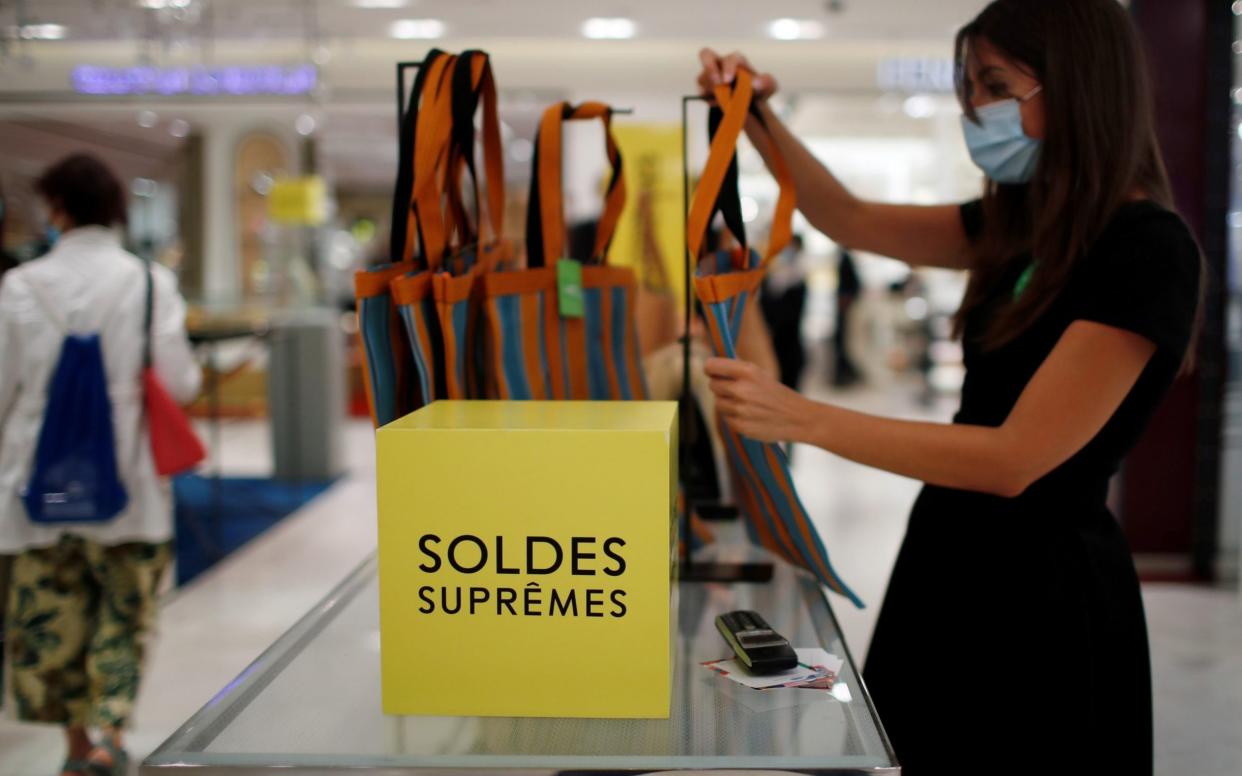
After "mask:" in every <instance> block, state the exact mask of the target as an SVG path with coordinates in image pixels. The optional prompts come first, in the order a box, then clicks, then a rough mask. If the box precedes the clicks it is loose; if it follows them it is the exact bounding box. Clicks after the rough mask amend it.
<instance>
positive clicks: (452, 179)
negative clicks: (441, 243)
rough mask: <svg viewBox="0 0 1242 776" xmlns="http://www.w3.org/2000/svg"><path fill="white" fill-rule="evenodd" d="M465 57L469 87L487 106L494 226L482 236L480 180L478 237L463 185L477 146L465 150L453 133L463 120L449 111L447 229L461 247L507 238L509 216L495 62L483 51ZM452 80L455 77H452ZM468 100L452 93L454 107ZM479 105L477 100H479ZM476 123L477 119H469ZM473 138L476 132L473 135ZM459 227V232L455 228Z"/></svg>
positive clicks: (485, 137)
mask: <svg viewBox="0 0 1242 776" xmlns="http://www.w3.org/2000/svg"><path fill="white" fill-rule="evenodd" d="M462 56H468V57H469V62H468V64H469V67H470V78H469V85H468V88H469V89H470V90H471V92H472V95H470V96H471V97H474V96H475V95H477V97H478V99H479V100H481V101H482V104H483V126H482V137H481V138H480V141H481V143H482V146H483V163H484V176H485V178H484V179H485V183H486V186H487V211H488V218H487V223H488V224H489V225H490V227H491V229H490V231H491V234H490V236H489V237H488V238H487V239H485V238H484V236H483V234H482V225H483V206H482V198H481V191H480V186H479V185H478V181H477V180H475V181H474V183H475V185H474V200H475V212H476V213H477V214H478V224H479V226H478V228H479V234H477V235H475V234H474V229H473V228H472V226H471V224H470V222H469V219H468V210H467V208H466V206H465V203H464V202H463V199H462V191H463V187H462V185H461V176H462V173H463V172H464V171H465V170H466V168H467V165H470V169H471V171H473V161H474V159H473V155H474V148H473V147H469V148H467V147H461V146H462V144H461V143H459V142H458V141H457V138H458V135H457V133H456V132H454V131H453V130H454V129H456V127H455V126H454V125H455V123H456V122H457V121H458V120H462V119H463V117H462V116H459V115H456V114H454V113H453V109H452V107H450V108H449V111H450V112H449V118H450V121H449V127H450V135H451V136H452V138H453V139H452V140H450V144H451V145H450V148H449V161H448V178H447V181H446V193H447V195H448V199H449V203H448V211H447V214H446V215H447V216H449V217H451V218H452V223H450V224H449V225H448V226H447V230H448V232H449V233H450V234H452V233H453V232H454V231H456V234H457V237H458V240H457V243H456V247H461V246H462V245H464V244H465V243H467V242H471V241H473V240H474V239H477V240H478V241H479V242H481V243H483V244H486V243H488V242H489V241H490V242H497V241H500V240H502V239H503V238H504V217H505V173H504V154H503V151H502V147H501V141H500V117H499V111H498V107H497V98H496V81H495V78H494V77H493V75H492V68H491V63H490V61H489V59H488V55H487V54H486V53H484V52H482V51H471V52H467V53H466V54H463V55H462ZM450 77H451V76H450ZM451 88H452V89H453V90H454V92H456V90H458V89H461V88H463V86H462V85H461V84H458V83H452V84H451ZM464 98H466V95H464V94H457V93H450V94H449V102H450V106H451V105H452V103H453V102H455V101H458V100H461V99H464ZM476 102H477V100H476ZM465 120H467V121H471V122H473V116H470V117H469V118H467V119H465ZM471 136H473V133H471ZM454 227H455V229H454ZM449 252H450V247H449V246H447V245H446V250H445V253H446V254H447V253H449Z"/></svg>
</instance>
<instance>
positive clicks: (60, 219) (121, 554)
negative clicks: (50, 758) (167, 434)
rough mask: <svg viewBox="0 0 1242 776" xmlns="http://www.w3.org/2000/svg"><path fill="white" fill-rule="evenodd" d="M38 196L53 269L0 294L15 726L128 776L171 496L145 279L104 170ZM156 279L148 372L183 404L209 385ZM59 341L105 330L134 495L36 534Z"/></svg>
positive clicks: (37, 269)
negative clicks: (35, 483)
mask: <svg viewBox="0 0 1242 776" xmlns="http://www.w3.org/2000/svg"><path fill="white" fill-rule="evenodd" d="M37 190H38V192H39V194H40V195H41V197H42V198H43V200H44V201H45V203H46V205H47V208H48V214H49V221H50V222H51V225H52V226H53V227H55V229H56V231H57V232H58V233H59V237H58V239H57V240H56V242H55V244H54V245H53V247H52V250H51V252H50V253H49V254H48V255H46V256H44V257H42V258H40V259H37V260H34V261H31V262H28V263H26V264H24V265H22V266H20V267H18V268H17V269H15V270H12V271H11V272H9V273H8V274H6V275H5V276H4V279H3V282H2V283H0V553H9V554H14V555H15V556H16V557H15V558H14V560H13V565H12V580H11V586H10V592H9V606H8V613H7V620H8V627H7V631H8V660H9V667H10V676H11V678H12V680H13V695H14V698H15V701H16V715H17V717H18V718H19V719H22V720H26V721H31V722H47V723H54V724H58V725H62V726H64V729H65V735H66V739H67V742H68V757H67V761H66V763H65V766H64V773H66V774H88V773H89V774H104V773H125V772H126V770H125V769H126V767H127V764H126V759H127V758H126V755H125V753H124V750H123V748H122V743H123V742H122V735H123V732H124V730H125V728H126V726H127V725H128V724H129V722H130V719H131V714H132V711H133V704H134V699H135V697H136V695H137V692H138V683H139V678H140V675H141V670H142V658H143V647H144V643H145V641H146V638H147V635H148V633H149V632H150V630H151V628H152V626H153V624H154V621H155V616H156V594H157V591H158V588H159V585H160V580H161V577H162V575H163V573H164V570H165V568H166V566H167V565H168V560H169V542H170V540H171V539H172V496H171V490H170V487H169V484H168V482H167V481H166V480H164V479H162V478H160V477H158V476H157V475H156V472H155V468H154V465H153V463H152V457H151V446H150V441H149V438H148V434H147V427H146V424H145V422H144V418H143V393H142V388H141V386H142V383H141V376H140V373H141V369H142V365H143V357H142V350H143V341H144V340H143V336H144V325H145V311H146V289H147V284H146V268H145V267H144V265H143V262H142V260H140V259H139V258H137V257H136V256H133V255H132V254H129V253H127V252H125V251H124V250H123V249H122V248H121V243H120V238H119V235H118V232H117V231H116V227H117V226H118V225H120V224H123V223H124V222H125V220H126V212H125V195H124V190H123V189H122V187H121V184H120V183H119V182H118V181H117V179H116V177H115V176H114V175H113V174H112V173H111V172H110V171H109V170H108V168H107V167H105V166H104V165H103V164H102V163H101V162H99V161H98V160H97V159H95V158H93V157H89V156H84V155H76V156H71V157H69V158H67V159H65V160H63V161H62V162H60V163H58V164H56V165H54V166H52V167H51V168H50V169H48V170H47V171H46V172H45V173H44V174H43V175H42V177H41V178H40V179H39V181H38V183H37ZM152 272H153V284H154V285H153V289H154V290H153V294H154V321H153V330H152V348H153V360H154V364H155V367H156V369H157V371H158V372H159V375H160V377H161V378H162V379H163V381H164V384H165V385H166V386H167V389H168V391H169V392H170V393H171V394H172V395H173V396H174V397H175V398H176V399H177V400H179V401H183V402H188V401H190V400H191V399H192V398H193V397H194V396H195V394H196V393H197V391H198V388H199V382H200V379H201V378H200V371H199V368H198V366H197V364H196V362H195V360H194V356H193V353H192V352H191V350H190V344H189V342H188V341H187V339H186V334H185V326H184V320H185V302H184V300H182V298H181V296H180V295H179V293H178V291H177V285H176V280H175V278H174V277H173V275H172V273H171V272H169V271H168V270H167V269H165V268H163V267H160V266H154V267H152ZM62 327H64V328H68V329H69V331H71V332H77V331H98V332H100V337H101V341H102V351H103V360H104V371H105V373H106V380H107V393H108V397H109V399H110V401H111V412H112V425H113V433H114V439H115V443H116V464H117V470H118V473H119V475H120V479H121V482H122V483H123V485H124V488H125V491H126V494H127V496H128V503H127V506H126V507H125V509H124V510H123V511H122V512H121V513H120V514H119V515H117V516H116V517H115V518H113V519H112V520H111V521H109V522H106V523H91V524H74V523H61V524H56V525H49V524H37V525H36V524H35V523H34V522H32V521H31V520H30V519H29V516H28V514H27V512H26V509H25V506H24V505H23V502H22V498H21V496H22V491H23V490H24V489H25V486H26V484H27V482H28V481H29V478H30V476H31V468H32V459H33V458H34V455H35V448H36V444H37V442H38V440H39V438H40V431H41V428H42V426H43V424H44V422H45V418H44V408H45V405H46V400H47V390H48V384H49V379H50V377H51V373H52V370H53V369H54V368H55V367H56V366H57V362H58V358H59V354H60V348H61V344H62V342H63V341H64V339H65V331H64V330H63V328H62ZM92 729H96V730H98V731H99V733H100V738H99V739H98V740H97V741H92V738H91V736H90V731H91V730H92Z"/></svg>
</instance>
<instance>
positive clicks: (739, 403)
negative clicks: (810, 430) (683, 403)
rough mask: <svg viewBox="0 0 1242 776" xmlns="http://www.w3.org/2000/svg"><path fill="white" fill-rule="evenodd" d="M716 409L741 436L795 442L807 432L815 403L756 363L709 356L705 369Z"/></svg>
mask: <svg viewBox="0 0 1242 776" xmlns="http://www.w3.org/2000/svg"><path fill="white" fill-rule="evenodd" d="M703 371H705V372H706V373H707V377H708V378H709V379H710V380H711V389H712V393H714V394H715V395H716V410H717V411H718V412H719V413H720V414H721V416H723V417H724V419H725V420H727V421H728V422H729V426H730V427H731V428H732V429H733V430H734V431H736V432H737V433H739V434H741V435H742V436H745V437H749V438H751V439H755V440H758V441H760V442H794V441H799V439H800V437H801V436H802V435H803V434H804V433H805V432H806V430H807V424H808V423H809V421H810V414H811V413H810V411H811V405H812V404H813V402H812V401H811V400H810V399H807V398H806V397H804V396H802V395H801V394H800V393H798V392H797V391H794V390H792V389H790V388H788V387H786V386H784V385H782V384H781V383H779V382H777V380H776V379H775V378H773V377H771V376H770V375H768V374H766V373H765V372H764V371H763V370H762V369H760V368H759V367H757V366H755V365H754V364H750V363H747V362H745V361H738V360H736V359H732V358H709V359H708V360H707V365H706V366H705V367H704V370H703Z"/></svg>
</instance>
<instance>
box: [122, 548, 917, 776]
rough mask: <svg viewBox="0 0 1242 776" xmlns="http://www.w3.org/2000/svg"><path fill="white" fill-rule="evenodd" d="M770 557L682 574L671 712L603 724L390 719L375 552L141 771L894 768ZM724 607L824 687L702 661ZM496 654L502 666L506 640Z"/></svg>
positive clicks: (837, 649) (864, 699) (821, 635)
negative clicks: (747, 614) (760, 619)
mask: <svg viewBox="0 0 1242 776" xmlns="http://www.w3.org/2000/svg"><path fill="white" fill-rule="evenodd" d="M735 549H736V548H735ZM773 562H774V563H775V565H776V568H775V573H774V575H773V579H772V581H771V582H768V583H764V584H727V585H726V584H721V583H700V582H685V581H683V582H682V583H681V584H680V588H679V590H680V623H679V629H678V634H679V641H678V645H677V647H678V649H677V665H676V670H675V674H674V682H673V689H672V693H673V700H672V713H671V716H670V718H669V719H667V720H601V719H539V718H506V717H477V718H476V717H395V716H387V715H385V714H384V713H383V712H382V711H381V708H380V660H379V649H380V639H379V612H378V598H379V596H378V585H377V578H376V562H375V558H374V557H372V558H370V559H369V560H367V561H366V562H364V563H363V564H362V565H361V566H360V567H359V568H358V569H357V570H355V571H354V572H353V573H352V574H351V575H350V576H349V577H348V578H347V579H346V580H345V581H344V582H342V583H341V584H340V585H339V586H338V587H337V588H336V589H335V590H334V591H333V592H332V593H331V594H329V595H328V597H327V598H326V599H324V601H323V602H321V603H320V604H319V605H318V606H316V607H315V608H314V609H313V610H312V611H311V612H310V613H308V614H307V615H306V616H305V617H304V618H303V619H302V620H300V621H299V622H298V623H297V624H296V625H294V626H293V628H291V629H290V630H289V632H288V633H286V634H285V635H284V636H282V637H281V638H280V639H279V640H278V641H277V642H276V643H275V644H274V645H272V647H271V648H269V649H268V650H267V651H266V652H265V653H264V654H263V655H261V656H260V657H259V658H258V659H257V660H256V661H255V662H254V663H253V664H252V665H251V666H250V667H249V668H247V669H246V670H245V671H244V672H243V673H242V674H241V676H239V677H237V678H236V679H235V680H234V681H232V682H231V683H230V684H229V685H228V686H227V687H225V688H224V689H223V690H221V691H220V692H219V693H218V694H217V695H216V697H215V698H213V699H212V700H211V701H210V702H209V703H208V704H207V705H206V706H205V707H204V708H203V709H201V710H200V711H199V712H198V713H196V714H195V715H194V716H193V717H192V718H191V719H190V720H189V721H188V722H187V723H186V724H185V725H184V726H182V727H181V729H179V730H178V731H177V732H176V733H174V734H173V735H172V737H170V738H169V739H168V740H167V741H166V742H165V743H164V744H163V745H162V746H161V747H160V748H159V749H158V750H156V751H155V752H154V753H153V754H152V755H151V756H150V757H149V758H148V759H147V760H146V761H145V762H144V763H143V765H142V768H141V773H142V774H143V776H163V774H164V773H166V771H165V769H168V768H179V767H194V768H195V769H196V770H195V773H197V774H202V776H215V775H216V774H219V776H226V775H227V776H243V775H245V774H266V773H271V772H273V769H277V768H281V769H285V770H286V772H288V771H290V770H292V771H293V772H296V773H309V774H335V773H340V772H341V771H344V770H347V771H349V772H350V773H354V774H368V775H371V774H375V775H380V774H383V775H384V776H390V775H391V776H395V775H396V774H415V773H419V774H426V773H435V772H444V773H447V772H449V771H453V772H455V773H462V772H478V771H495V772H504V773H525V774H553V773H580V772H592V773H600V772H603V773H620V772H629V773H633V772H652V771H662V770H674V769H675V770H714V769H729V770H739V769H762V770H767V771H773V770H775V771H782V770H783V771H794V772H799V773H811V774H860V773H870V774H893V773H899V772H900V769H899V768H898V767H897V763H896V759H895V757H894V755H893V751H892V748H891V747H890V745H889V742H888V739H887V738H886V736H885V734H884V731H883V728H882V726H881V724H880V721H879V719H878V717H877V716H876V713H875V709H874V708H873V706H872V704H871V699H870V697H869V696H868V695H867V691H866V689H865V688H864V687H863V685H862V682H861V681H860V679H859V676H858V673H857V670H856V667H855V665H854V661H853V659H852V657H851V656H850V654H849V650H848V649H847V648H846V645H845V643H844V642H843V640H842V638H841V634H840V631H839V629H838V627H837V622H836V619H835V617H834V615H833V613H832V609H831V607H830V605H829V603H828V601H827V599H826V597H825V593H824V592H823V590H822V589H821V588H820V587H819V585H817V584H816V583H815V581H814V580H813V579H812V578H811V577H810V576H809V575H806V574H804V573H802V572H798V571H795V570H794V569H792V568H791V567H789V566H787V565H785V564H783V563H782V562H780V561H773ZM733 609H753V610H756V611H758V612H759V613H760V614H762V615H763V616H764V617H765V618H767V620H768V621H769V622H770V623H772V625H773V626H774V627H775V628H776V629H777V630H778V631H779V632H780V633H782V634H783V635H785V636H786V637H787V638H788V639H789V640H790V642H791V643H792V644H793V645H794V646H796V647H814V646H822V647H823V648H824V649H826V650H828V651H829V652H831V653H833V654H835V655H837V656H838V657H840V658H842V659H843V660H844V661H845V664H844V666H843V667H842V669H841V674H840V676H839V677H838V680H837V682H836V684H835V686H834V687H833V689H832V690H831V691H825V690H799V689H779V690H763V691H756V690H751V689H747V688H745V687H741V686H738V685H735V684H734V683H732V682H730V681H728V680H727V679H724V678H722V677H720V676H717V675H716V674H714V673H713V672H711V671H709V670H708V669H706V668H703V667H702V666H701V665H699V664H700V663H702V662H703V661H707V660H714V659H718V658H722V657H728V656H729V655H730V652H729V649H728V648H727V647H726V645H725V643H724V640H723V639H722V638H721V637H720V634H719V633H718V632H717V631H716V628H715V624H714V618H715V616H716V615H717V614H720V613H722V612H726V611H729V610H733ZM497 661H498V663H499V664H501V665H502V664H503V645H497ZM539 691H540V690H539V688H538V687H532V688H531V692H533V693H534V692H539Z"/></svg>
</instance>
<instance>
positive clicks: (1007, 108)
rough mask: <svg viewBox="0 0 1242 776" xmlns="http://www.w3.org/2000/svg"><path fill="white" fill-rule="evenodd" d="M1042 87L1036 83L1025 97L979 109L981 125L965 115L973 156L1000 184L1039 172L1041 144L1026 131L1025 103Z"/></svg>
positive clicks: (965, 127) (965, 131)
mask: <svg viewBox="0 0 1242 776" xmlns="http://www.w3.org/2000/svg"><path fill="white" fill-rule="evenodd" d="M1042 88H1043V87H1042V86H1036V87H1035V88H1034V89H1032V90H1031V91H1030V92H1029V93H1028V94H1027V95H1026V96H1024V97H1020V98H1011V99H1008V100H1001V101H1000V102H994V103H991V104H989V105H984V106H983V107H981V108H976V109H975V116H977V117H978V119H979V123H978V124H976V123H975V122H973V121H971V120H970V117H969V116H965V115H963V116H962V132H963V134H965V136H966V147H967V148H968V149H969V150H970V158H971V159H973V160H974V161H975V164H977V165H979V169H981V170H983V172H984V174H985V175H987V176H988V177H989V178H991V179H992V180H994V181H996V182H997V183H1026V182H1027V181H1029V180H1030V179H1031V176H1032V175H1034V174H1035V165H1036V164H1038V163H1039V150H1040V145H1041V144H1040V141H1038V140H1036V139H1035V138H1033V137H1029V136H1028V135H1027V134H1026V133H1025V132H1023V131H1022V106H1021V103H1024V102H1026V101H1027V100H1029V99H1031V98H1032V97H1034V96H1035V95H1036V94H1039V91H1040V89H1042Z"/></svg>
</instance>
